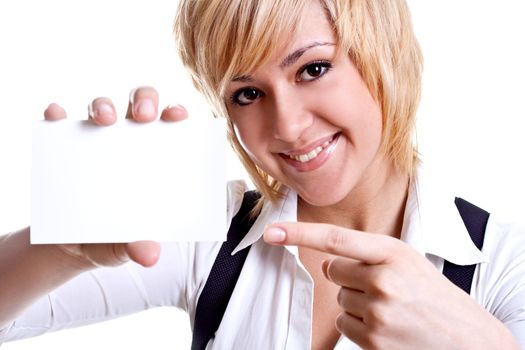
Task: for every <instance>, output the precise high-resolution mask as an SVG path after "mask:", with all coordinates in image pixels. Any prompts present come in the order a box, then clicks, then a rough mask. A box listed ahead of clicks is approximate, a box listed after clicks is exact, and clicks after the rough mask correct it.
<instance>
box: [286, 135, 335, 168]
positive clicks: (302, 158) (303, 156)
mask: <svg viewBox="0 0 525 350" xmlns="http://www.w3.org/2000/svg"><path fill="white" fill-rule="evenodd" d="M330 142H331V140H329V141H326V142H325V143H323V144H322V145H321V146H317V147H316V148H315V149H313V150H311V151H310V152H308V153H307V154H300V155H297V156H294V155H291V156H290V158H292V159H295V160H297V161H299V162H301V163H306V162H309V161H311V160H312V159H314V158H315V157H317V156H318V155H319V153H321V151H322V150H323V149H325V148H326V147H327V146H328V145H329V144H330Z"/></svg>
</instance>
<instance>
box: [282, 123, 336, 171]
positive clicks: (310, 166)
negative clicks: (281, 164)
mask: <svg viewBox="0 0 525 350" xmlns="http://www.w3.org/2000/svg"><path fill="white" fill-rule="evenodd" d="M340 136H341V132H338V133H337V134H334V135H330V136H328V137H324V138H322V139H320V140H318V141H316V142H314V143H312V144H310V145H308V146H307V147H305V148H301V149H299V150H294V151H292V152H287V153H279V156H280V157H281V158H282V159H283V160H284V161H285V162H286V163H287V164H288V165H291V166H292V167H294V168H295V169H296V170H297V171H299V172H307V171H313V170H316V169H318V168H320V167H321V166H322V165H323V164H324V163H326V161H327V160H328V159H329V158H330V156H331V155H332V153H333V152H334V150H335V148H336V146H337V144H338V141H339V137H340ZM331 139H332V141H331V142H330V144H329V145H328V146H327V147H326V148H325V149H323V150H322V151H321V153H319V154H318V155H317V157H315V158H314V159H312V160H310V161H308V162H305V163H303V162H300V161H298V160H295V159H292V158H290V156H291V155H292V156H296V155H301V154H306V153H308V152H310V151H311V150H314V149H315V148H317V147H318V146H320V145H322V144H324V143H325V142H326V141H329V140H331Z"/></svg>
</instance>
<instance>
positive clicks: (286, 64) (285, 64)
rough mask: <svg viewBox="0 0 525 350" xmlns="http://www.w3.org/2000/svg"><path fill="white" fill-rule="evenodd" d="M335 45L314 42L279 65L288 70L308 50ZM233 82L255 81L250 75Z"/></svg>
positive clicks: (234, 79)
mask: <svg viewBox="0 0 525 350" xmlns="http://www.w3.org/2000/svg"><path fill="white" fill-rule="evenodd" d="M333 45H335V44H333V43H330V42H314V43H311V44H310V45H307V46H304V47H301V48H299V49H297V50H295V51H294V52H292V53H291V54H289V55H287V56H286V57H285V58H284V59H283V60H282V62H281V64H280V65H279V67H281V68H286V67H289V66H291V65H292V64H294V63H295V62H297V60H298V59H299V58H300V57H301V56H302V55H304V53H305V52H306V51H308V50H310V49H312V48H314V47H318V46H333ZM232 81H236V82H241V83H251V82H253V81H254V79H253V78H252V77H251V76H250V75H240V76H238V77H235V78H233V79H232Z"/></svg>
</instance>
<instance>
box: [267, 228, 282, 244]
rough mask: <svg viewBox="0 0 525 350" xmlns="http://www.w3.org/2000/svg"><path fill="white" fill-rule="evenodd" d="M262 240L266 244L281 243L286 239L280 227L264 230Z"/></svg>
mask: <svg viewBox="0 0 525 350" xmlns="http://www.w3.org/2000/svg"><path fill="white" fill-rule="evenodd" d="M264 239H265V240H266V242H268V243H281V242H284V240H285V239H286V232H285V231H284V230H283V229H282V228H280V227H270V228H268V229H267V230H266V232H265V234H264Z"/></svg>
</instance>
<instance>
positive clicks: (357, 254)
mask: <svg viewBox="0 0 525 350" xmlns="http://www.w3.org/2000/svg"><path fill="white" fill-rule="evenodd" d="M264 240H265V241H266V242H267V243H270V244H277V245H295V246H301V247H308V248H312V249H315V250H319V251H322V252H326V253H329V254H333V255H339V256H344V257H347V258H351V259H356V260H359V261H362V262H364V263H367V264H380V263H384V262H386V261H387V260H388V259H389V257H390V256H395V253H394V250H395V249H396V245H398V244H399V242H397V240H396V239H395V238H392V237H390V236H385V235H379V234H372V233H367V232H362V231H356V230H350V229H345V228H342V227H339V226H335V225H329V224H319V223H306V222H283V223H278V224H274V225H271V226H269V227H268V228H267V229H266V231H265V233H264Z"/></svg>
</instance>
